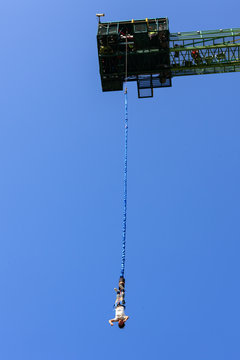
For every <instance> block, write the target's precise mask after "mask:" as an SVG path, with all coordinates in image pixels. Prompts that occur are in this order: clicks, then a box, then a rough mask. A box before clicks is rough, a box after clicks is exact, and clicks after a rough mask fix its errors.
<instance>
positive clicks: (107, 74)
mask: <svg viewBox="0 0 240 360" xmlns="http://www.w3.org/2000/svg"><path fill="white" fill-rule="evenodd" d="M97 46H98V58H99V70H100V76H101V83H102V90H103V91H117V90H122V89H123V82H124V81H125V80H127V81H136V82H137V89H138V97H139V98H148V97H153V89H154V88H165V87H171V86H172V78H173V77H176V76H187V75H204V74H217V73H228V72H237V71H240V28H234V29H219V30H208V31H200V30H199V31H192V32H177V33H170V31H169V21H168V18H166V17H165V18H156V19H147V18H146V19H144V20H129V21H119V22H104V23H102V22H101V21H100V18H99V23H98V32H97ZM126 65H127V66H126ZM126 67H127V75H126V70H125V69H126Z"/></svg>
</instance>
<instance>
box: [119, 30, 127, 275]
mask: <svg viewBox="0 0 240 360" xmlns="http://www.w3.org/2000/svg"><path fill="white" fill-rule="evenodd" d="M125 82H126V88H125V92H124V98H125V154H124V197H123V235H122V264H121V274H120V276H122V277H124V271H125V256H126V230H127V157H128V97H127V34H126V77H125Z"/></svg>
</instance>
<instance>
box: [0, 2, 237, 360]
mask: <svg viewBox="0 0 240 360" xmlns="http://www.w3.org/2000/svg"><path fill="white" fill-rule="evenodd" d="M239 10H240V5H239V1H237V0H229V1H227V2H226V1H223V0H221V1H216V0H214V1H211V2H209V1H207V0H203V1H201V3H197V2H193V1H186V0H183V1H175V0H173V1H172V2H171V3H169V2H166V3H164V2H156V1H152V0H150V1H148V2H147V3H146V2H142V3H140V2H137V1H130V2H127V3H123V2H112V1H109V0H103V1H101V3H99V2H97V1H95V0H93V1H92V2H80V1H76V0H68V1H67V0H62V1H61V0H60V1H59V0H58V1H55V0H48V1H47V0H41V1H34V0H31V1H30V0H29V1H27V0H22V1H16V0H8V1H2V2H1V3H0V19H1V20H0V44H1V56H0V79H1V81H0V99H1V100H0V101H1V106H0V169H1V176H0V288H1V297H0V358H1V359H2V360H43V359H44V360H53V359H56V360H66V359H68V360H77V359H86V360H88V359H89V360H91V359H96V358H98V359H112V358H114V359H116V360H118V359H123V358H124V359H163V360H193V359H194V360H213V359H218V360H238V359H239V358H240V345H239V335H240V327H239V323H240V310H239V303H240V290H239V271H240V264H239V252H240V244H239V237H240V228H239V212H240V189H239V182H240V141H239V138H240V119H239V80H240V74H238V73H233V74H222V75H205V76H196V77H185V78H184V77H182V78H178V79H176V78H175V79H173V86H172V88H169V89H159V90H156V91H155V93H154V98H153V99H143V100H139V99H138V98H137V88H136V84H135V83H133V84H130V85H129V173H128V190H129V197H128V230H127V262H126V289H127V294H126V300H127V309H126V313H127V314H128V315H129V316H130V319H129V321H128V323H127V326H126V328H125V329H124V330H119V329H118V327H117V326H114V327H113V328H111V327H110V326H109V324H108V319H109V318H111V317H112V316H113V307H112V306H113V303H114V291H113V288H114V286H116V285H117V282H118V277H119V272H120V262H121V235H122V207H123V204H122V201H123V152H124V95H123V93H122V92H112V93H102V91H101V84H100V77H99V72H98V58H97V47H96V31H97V20H96V18H95V14H96V13H97V12H105V13H106V18H105V19H106V21H116V20H127V19H132V18H135V19H141V18H145V17H149V18H151V17H162V16H168V17H169V21H170V31H171V32H176V31H192V30H210V29H219V28H230V27H240V22H239Z"/></svg>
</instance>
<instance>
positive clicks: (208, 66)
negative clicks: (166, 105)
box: [170, 28, 240, 76]
mask: <svg viewBox="0 0 240 360" xmlns="http://www.w3.org/2000/svg"><path fill="white" fill-rule="evenodd" d="M170 63H171V73H172V76H183V75H202V74H215V73H225V72H235V71H240V28H239V29H224V30H222V29H221V30H213V31H195V32H184V33H176V34H171V35H170Z"/></svg>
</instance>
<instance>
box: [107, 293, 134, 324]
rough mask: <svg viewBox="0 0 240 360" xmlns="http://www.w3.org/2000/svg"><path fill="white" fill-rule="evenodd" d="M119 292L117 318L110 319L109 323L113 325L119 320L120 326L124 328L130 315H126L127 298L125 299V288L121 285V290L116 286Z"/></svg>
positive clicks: (116, 309)
mask: <svg viewBox="0 0 240 360" xmlns="http://www.w3.org/2000/svg"><path fill="white" fill-rule="evenodd" d="M114 290H115V291H116V293H117V297H116V301H115V305H114V307H115V318H114V319H111V320H109V324H110V325H111V326H113V323H114V322H118V327H119V328H120V329H122V328H124V326H125V322H126V321H127V320H128V319H129V316H126V315H125V311H124V310H125V305H124V304H125V300H124V288H121V287H119V290H118V289H116V288H114Z"/></svg>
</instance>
